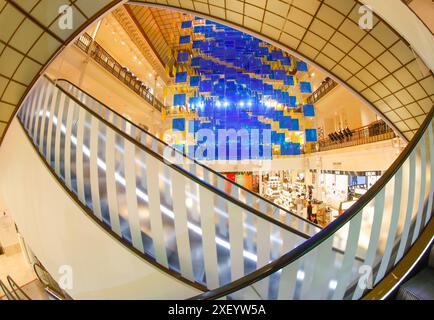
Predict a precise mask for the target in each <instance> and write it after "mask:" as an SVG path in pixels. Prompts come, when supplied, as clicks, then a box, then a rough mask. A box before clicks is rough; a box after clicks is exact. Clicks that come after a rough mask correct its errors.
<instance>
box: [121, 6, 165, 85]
mask: <svg viewBox="0 0 434 320" xmlns="http://www.w3.org/2000/svg"><path fill="white" fill-rule="evenodd" d="M113 16H114V17H115V19H116V20H117V21H118V22H119V23H120V25H121V26H122V27H123V28H124V30H125V32H126V33H127V35H128V36H129V37H130V39H131V41H133V43H134V44H135V45H136V46H137V48H138V49H139V50H140V52H141V53H142V54H143V56H144V57H145V58H146V60H147V61H148V62H149V64H150V65H151V66H152V68H154V70H155V71H156V72H157V75H158V76H159V77H160V78H161V79H162V80H163V81H164V82H165V83H166V84H167V85H169V84H171V81H172V78H171V77H170V76H169V75H168V74H167V72H166V68H165V66H164V65H163V64H162V62H161V61H160V59H159V57H158V55H157V54H156V53H155V51H154V50H153V48H152V47H151V46H150V44H149V43H148V42H147V41H146V39H145V38H144V37H143V35H142V32H141V31H140V29H139V27H138V26H137V24H136V23H135V22H134V20H133V19H132V17H131V16H130V14H129V13H128V11H127V10H126V8H125V6H121V7H119V8H118V9H117V10H115V11H113Z"/></svg>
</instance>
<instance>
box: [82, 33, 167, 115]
mask: <svg viewBox="0 0 434 320" xmlns="http://www.w3.org/2000/svg"><path fill="white" fill-rule="evenodd" d="M75 45H76V46H77V47H78V48H79V49H81V50H82V51H83V52H84V53H86V54H88V55H89V56H90V57H91V58H93V60H95V62H97V63H98V64H99V65H101V66H102V67H103V68H104V69H106V70H107V71H108V72H110V73H111V74H112V75H113V76H115V77H116V78H117V79H118V80H120V81H122V83H124V84H125V85H126V86H127V87H129V88H130V89H131V90H133V91H134V92H135V93H137V94H138V95H139V96H140V97H141V98H143V99H144V100H145V101H146V102H147V103H149V104H150V105H152V106H153V107H154V108H155V109H157V110H158V111H160V112H161V110H162V109H163V108H165V107H164V104H163V103H162V102H161V101H159V100H158V99H157V98H155V96H154V95H153V94H152V93H151V92H149V88H147V87H146V86H145V84H144V83H143V82H142V81H141V80H140V79H138V78H136V77H135V76H133V74H132V73H131V72H130V71H128V70H127V68H126V67H125V66H122V65H121V64H120V63H119V62H117V61H116V59H115V58H113V57H112V56H111V55H110V54H109V53H108V52H107V51H106V50H105V49H104V48H103V47H101V45H99V44H98V42H96V41H95V40H93V39H92V37H91V36H90V35H88V34H87V33H84V34H82V35H81V36H80V37H79V38H78V39H77V40H76V41H75Z"/></svg>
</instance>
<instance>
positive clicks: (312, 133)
mask: <svg viewBox="0 0 434 320" xmlns="http://www.w3.org/2000/svg"><path fill="white" fill-rule="evenodd" d="M316 141H318V139H317V136H316V129H306V142H316Z"/></svg>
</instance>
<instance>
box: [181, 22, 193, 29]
mask: <svg viewBox="0 0 434 320" xmlns="http://www.w3.org/2000/svg"><path fill="white" fill-rule="evenodd" d="M192 22H193V21H191V20H190V21H183V22H182V24H181V29H188V28H191V25H192Z"/></svg>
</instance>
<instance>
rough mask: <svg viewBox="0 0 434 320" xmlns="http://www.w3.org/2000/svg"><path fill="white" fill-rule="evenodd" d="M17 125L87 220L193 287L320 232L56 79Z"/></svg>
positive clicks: (264, 260)
mask: <svg viewBox="0 0 434 320" xmlns="http://www.w3.org/2000/svg"><path fill="white" fill-rule="evenodd" d="M18 119H19V121H20V123H21V124H22V126H23V127H24V128H25V130H26V132H27V134H28V136H29V138H30V139H31V140H32V143H33V144H34V146H35V148H37V150H38V151H39V153H40V155H41V156H42V157H43V158H44V160H45V162H46V164H47V165H48V166H49V167H50V168H51V170H52V172H53V173H54V175H55V176H56V177H57V178H58V180H59V182H60V183H61V184H62V185H63V186H64V187H65V188H66V190H67V191H68V192H69V193H70V194H71V196H72V197H74V199H75V200H76V201H77V202H78V203H80V204H81V207H82V208H83V210H84V211H85V212H86V213H87V214H88V215H89V216H90V217H91V218H92V219H94V220H95V221H96V222H98V223H99V224H100V225H101V226H102V227H104V229H105V230H106V231H108V232H109V233H110V234H111V235H112V236H113V237H115V238H117V239H118V240H119V241H120V242H121V243H123V244H124V245H125V246H127V247H128V248H130V249H131V250H133V251H134V252H135V253H137V254H139V255H140V256H141V257H143V258H144V259H146V260H147V261H148V262H150V263H152V264H153V265H154V266H156V267H158V268H159V269H161V270H164V271H166V272H168V273H169V274H171V275H173V276H175V277H177V278H178V279H181V280H182V281H184V282H186V283H188V284H190V285H192V286H194V287H195V288H198V289H200V290H202V291H206V290H209V289H213V288H218V287H221V286H222V285H224V284H228V283H231V282H232V281H235V280H237V279H239V278H241V277H243V276H245V275H248V274H250V273H252V272H254V271H255V270H256V269H258V268H260V267H261V266H264V265H266V264H268V263H269V262H270V261H273V260H276V259H277V258H279V257H280V256H281V255H282V254H283V253H284V252H287V251H288V250H291V249H293V248H295V247H297V246H298V245H300V244H301V243H303V242H304V241H305V240H306V239H308V238H310V237H311V236H312V235H314V234H316V233H318V232H319V231H320V230H321V228H320V227H318V226H317V225H315V224H313V223H311V222H309V221H307V220H306V219H303V218H302V217H299V216H297V215H295V214H293V213H291V212H288V211H286V210H284V209H282V208H280V207H277V206H276V205H274V204H273V203H271V202H269V201H267V200H265V199H263V198H261V197H259V196H257V195H256V194H254V193H251V192H250V191H248V190H246V189H244V188H243V187H241V186H239V185H236V184H235V183H233V182H231V181H230V180H228V179H226V178H224V177H223V176H221V175H219V174H217V173H216V172H214V171H212V170H210V169H208V168H207V167H205V166H203V165H201V164H200V163H197V162H195V161H193V160H191V159H188V158H187V157H186V156H184V155H183V154H181V153H179V152H177V151H175V149H173V148H171V147H169V146H167V145H166V144H164V143H163V142H162V141H160V140H158V139H157V138H155V137H153V136H152V135H150V134H148V133H147V132H145V131H143V130H141V129H140V128H138V127H136V126H135V125H134V124H132V123H130V122H128V121H127V120H126V119H124V118H123V117H121V116H120V115H119V114H117V113H115V112H114V111H112V110H111V109H109V108H108V107H106V106H104V105H103V104H101V103H99V102H98V101H97V100H95V99H93V98H92V97H90V96H89V95H87V94H85V93H84V92H83V91H81V90H79V89H78V88H76V87H74V86H72V85H71V84H68V83H67V82H65V81H59V82H58V83H55V82H53V81H51V80H50V79H48V78H47V77H43V78H41V79H40V80H39V81H38V83H37V84H36V85H35V87H34V88H33V90H32V91H31V93H30V94H29V95H28V97H27V99H26V100H25V101H24V103H23V105H22V107H21V108H20V110H19V112H18ZM175 212H176V214H175Z"/></svg>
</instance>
